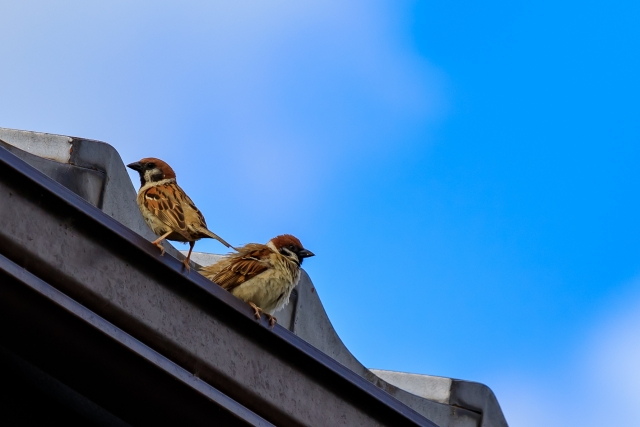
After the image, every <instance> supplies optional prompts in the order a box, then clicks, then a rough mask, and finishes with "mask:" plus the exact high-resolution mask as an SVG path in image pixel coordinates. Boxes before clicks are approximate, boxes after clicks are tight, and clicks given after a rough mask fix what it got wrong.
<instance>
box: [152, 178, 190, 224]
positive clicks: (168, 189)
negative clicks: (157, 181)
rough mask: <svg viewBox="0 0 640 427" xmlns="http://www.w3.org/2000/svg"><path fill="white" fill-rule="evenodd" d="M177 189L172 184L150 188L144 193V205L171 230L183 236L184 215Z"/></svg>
mask: <svg viewBox="0 0 640 427" xmlns="http://www.w3.org/2000/svg"><path fill="white" fill-rule="evenodd" d="M180 193H181V191H179V188H177V186H175V185H172V184H166V185H158V186H155V187H151V188H149V189H148V190H146V191H145V192H144V199H143V200H144V205H145V207H146V208H147V209H149V211H151V213H153V214H154V215H155V216H157V217H158V219H160V221H162V222H163V223H165V224H166V225H167V226H168V227H170V228H171V229H172V230H174V231H176V232H178V233H180V234H183V233H184V232H186V230H187V224H186V221H185V214H184V210H183V207H182V204H181V203H180Z"/></svg>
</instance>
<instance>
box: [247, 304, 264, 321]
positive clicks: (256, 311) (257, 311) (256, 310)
mask: <svg viewBox="0 0 640 427" xmlns="http://www.w3.org/2000/svg"><path fill="white" fill-rule="evenodd" d="M249 305H250V306H251V308H253V311H254V315H255V316H256V319H257V320H260V316H261V315H262V309H261V308H260V307H258V306H257V305H255V304H254V303H252V302H251V301H249Z"/></svg>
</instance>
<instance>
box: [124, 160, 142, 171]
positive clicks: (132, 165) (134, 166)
mask: <svg viewBox="0 0 640 427" xmlns="http://www.w3.org/2000/svg"><path fill="white" fill-rule="evenodd" d="M127 167H128V168H131V169H133V170H134V171H138V172H140V171H141V170H142V165H141V164H140V162H133V163H129V164H128V165H127Z"/></svg>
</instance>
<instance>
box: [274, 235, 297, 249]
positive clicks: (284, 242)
mask: <svg viewBox="0 0 640 427" xmlns="http://www.w3.org/2000/svg"><path fill="white" fill-rule="evenodd" d="M271 241H272V242H273V245H274V246H275V247H276V248H277V249H280V248H284V247H285V246H289V245H293V246H295V247H297V248H300V249H304V246H302V243H301V242H300V240H298V238H297V237H295V236H292V235H291V234H281V235H279V236H277V237H274V238H273V239H271Z"/></svg>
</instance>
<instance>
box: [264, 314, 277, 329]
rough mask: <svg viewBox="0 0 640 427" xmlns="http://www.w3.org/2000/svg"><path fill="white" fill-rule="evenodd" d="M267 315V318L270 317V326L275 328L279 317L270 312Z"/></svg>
mask: <svg viewBox="0 0 640 427" xmlns="http://www.w3.org/2000/svg"><path fill="white" fill-rule="evenodd" d="M266 316H267V319H269V326H270V327H271V328H272V329H273V327H274V326H275V324H276V323H278V319H276V318H275V317H273V316H272V315H270V314H267V315H266Z"/></svg>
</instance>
